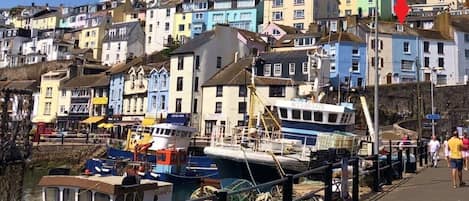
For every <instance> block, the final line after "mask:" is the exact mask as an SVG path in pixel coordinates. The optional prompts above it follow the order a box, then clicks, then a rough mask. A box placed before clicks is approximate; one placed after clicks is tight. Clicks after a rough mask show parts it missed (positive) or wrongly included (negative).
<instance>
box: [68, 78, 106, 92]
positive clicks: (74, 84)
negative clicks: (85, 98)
mask: <svg viewBox="0 0 469 201" xmlns="http://www.w3.org/2000/svg"><path fill="white" fill-rule="evenodd" d="M102 76H106V75H105V74H92V75H81V76H76V77H74V78H71V79H69V80H68V81H67V82H65V83H64V84H63V85H62V86H61V88H64V89H69V88H86V87H92V86H94V83H95V82H97V81H98V80H100V79H101V78H102ZM101 81H102V80H101ZM108 82H109V79H108Z"/></svg>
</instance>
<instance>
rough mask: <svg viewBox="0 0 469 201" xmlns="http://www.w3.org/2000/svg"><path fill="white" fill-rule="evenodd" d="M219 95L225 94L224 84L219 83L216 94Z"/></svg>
mask: <svg viewBox="0 0 469 201" xmlns="http://www.w3.org/2000/svg"><path fill="white" fill-rule="evenodd" d="M216 96H217V97H222V96H223V86H222V85H218V86H217V94H216Z"/></svg>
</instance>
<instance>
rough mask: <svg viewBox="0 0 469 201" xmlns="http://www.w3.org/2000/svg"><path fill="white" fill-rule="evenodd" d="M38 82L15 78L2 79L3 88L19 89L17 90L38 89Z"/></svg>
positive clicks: (1, 86) (0, 85)
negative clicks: (10, 79) (9, 79)
mask: <svg viewBox="0 0 469 201" xmlns="http://www.w3.org/2000/svg"><path fill="white" fill-rule="evenodd" d="M37 87H38V82H37V81H36V80H13V81H0V90H1V89H17V90H36V89H37Z"/></svg>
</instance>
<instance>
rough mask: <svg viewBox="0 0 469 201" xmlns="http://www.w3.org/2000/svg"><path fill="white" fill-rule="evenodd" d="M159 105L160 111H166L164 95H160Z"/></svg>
mask: <svg viewBox="0 0 469 201" xmlns="http://www.w3.org/2000/svg"><path fill="white" fill-rule="evenodd" d="M160 103H161V104H160V105H161V108H160V109H161V110H166V96H165V95H161V101H160Z"/></svg>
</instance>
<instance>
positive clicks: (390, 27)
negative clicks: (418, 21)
mask: <svg viewBox="0 0 469 201" xmlns="http://www.w3.org/2000/svg"><path fill="white" fill-rule="evenodd" d="M370 22H371V21H370V20H369V19H365V20H361V21H360V23H358V26H359V27H361V28H362V29H364V30H365V31H366V32H370V31H372V29H371V28H370V27H369V26H368V24H370ZM397 25H399V22H386V21H379V23H378V30H379V33H381V34H390V35H407V36H417V35H418V33H417V31H415V30H414V29H412V28H411V27H409V26H408V25H406V24H403V25H402V26H404V31H402V32H400V31H397V28H396V27H397ZM373 30H374V29H373ZM373 32H374V31H373Z"/></svg>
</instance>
